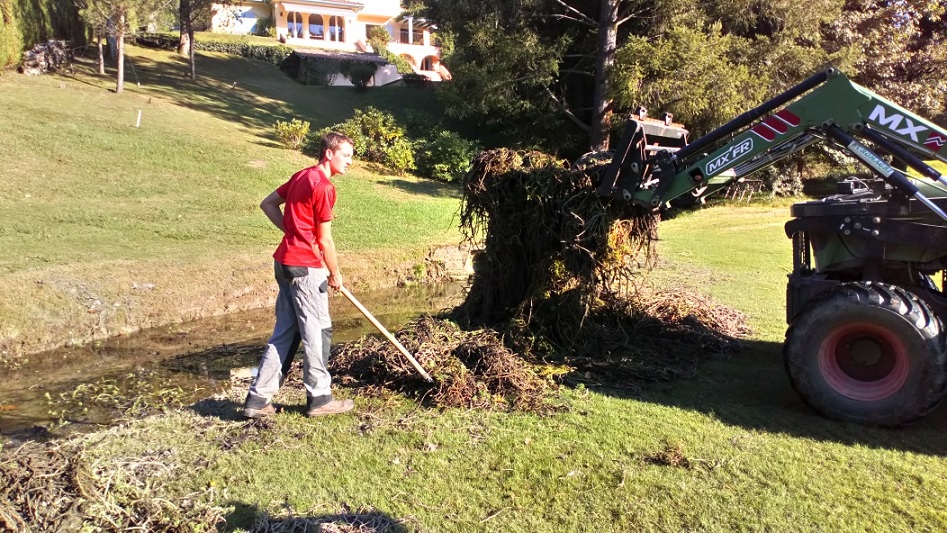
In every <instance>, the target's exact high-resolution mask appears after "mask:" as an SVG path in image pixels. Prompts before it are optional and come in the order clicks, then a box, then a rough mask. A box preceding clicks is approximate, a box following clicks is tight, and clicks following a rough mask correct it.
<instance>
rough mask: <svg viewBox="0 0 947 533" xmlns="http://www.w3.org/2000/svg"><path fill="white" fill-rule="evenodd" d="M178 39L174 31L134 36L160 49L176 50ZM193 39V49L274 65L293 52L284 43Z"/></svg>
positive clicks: (145, 43) (146, 44)
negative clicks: (257, 60) (270, 43)
mask: <svg viewBox="0 0 947 533" xmlns="http://www.w3.org/2000/svg"><path fill="white" fill-rule="evenodd" d="M179 40H180V36H179V35H178V34H175V33H142V34H139V35H138V36H137V37H136V42H137V43H138V44H140V45H142V46H149V47H152V48H160V49H162V50H177V48H178V42H179ZM195 41H196V42H195V44H194V49H195V50H202V51H205V52H223V53H226V54H233V55H237V56H241V57H247V58H250V59H260V60H262V61H266V62H268V63H272V64H274V65H281V64H283V62H284V61H286V59H287V58H288V57H289V56H290V55H292V53H293V49H292V48H291V47H289V46H286V45H284V44H272V45H269V44H251V43H241V42H226V41H214V40H209V41H208V40H203V39H201V40H197V39H195Z"/></svg>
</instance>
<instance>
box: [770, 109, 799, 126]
mask: <svg viewBox="0 0 947 533" xmlns="http://www.w3.org/2000/svg"><path fill="white" fill-rule="evenodd" d="M776 116H777V117H779V119H780V120H782V121H783V122H785V123H786V124H789V125H790V126H798V125H799V124H801V123H802V119H801V118H799V117H798V116H797V115H796V114H795V113H793V112H792V111H790V110H788V109H783V110H781V111H780V112H779V113H776Z"/></svg>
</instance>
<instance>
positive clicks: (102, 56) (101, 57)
mask: <svg viewBox="0 0 947 533" xmlns="http://www.w3.org/2000/svg"><path fill="white" fill-rule="evenodd" d="M96 40H97V42H98V45H99V74H102V75H104V74H105V48H104V47H103V45H102V41H103V40H104V39H102V36H101V35H98V36H97V37H96Z"/></svg>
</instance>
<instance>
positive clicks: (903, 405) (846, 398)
mask: <svg viewBox="0 0 947 533" xmlns="http://www.w3.org/2000/svg"><path fill="white" fill-rule="evenodd" d="M783 354H784V356H785V363H786V372H787V373H788V374H789V379H790V381H791V382H792V385H793V387H794V388H795V389H796V391H797V392H798V393H799V395H800V396H802V398H803V399H804V400H805V401H806V403H808V404H809V405H810V406H811V407H812V408H814V409H815V410H816V411H818V412H820V413H822V414H823V415H825V416H827V417H829V418H833V419H836V420H844V421H850V422H858V423H862V424H871V425H880V426H903V425H907V424H911V423H913V422H916V421H917V420H918V419H920V418H921V417H923V416H924V415H926V414H928V413H930V412H931V411H932V410H933V409H934V408H935V407H937V405H938V404H939V403H940V401H941V399H943V397H944V394H945V388H947V348H945V335H944V332H943V326H942V324H941V321H940V320H939V319H938V317H937V316H936V315H935V314H934V312H933V311H931V308H930V307H929V306H928V305H927V304H926V303H925V302H924V301H923V300H921V299H920V298H918V297H917V296H915V295H914V294H912V293H910V292H908V291H907V290H905V289H903V288H901V287H898V286H896V285H888V284H883V283H872V282H858V283H845V284H842V285H839V286H838V287H835V288H833V289H830V290H828V291H826V292H825V293H824V294H823V295H821V296H820V297H818V298H817V299H816V300H814V301H812V302H811V303H810V304H809V305H807V306H806V307H805V309H803V311H802V312H800V313H799V314H798V315H796V318H795V319H794V320H793V322H792V324H791V325H790V326H789V330H788V331H787V332H786V344H785V345H784V346H783Z"/></svg>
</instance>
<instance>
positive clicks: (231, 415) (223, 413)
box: [190, 398, 246, 422]
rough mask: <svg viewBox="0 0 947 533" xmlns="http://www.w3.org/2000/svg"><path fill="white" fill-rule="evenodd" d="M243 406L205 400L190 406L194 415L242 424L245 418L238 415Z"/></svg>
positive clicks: (230, 401)
mask: <svg viewBox="0 0 947 533" xmlns="http://www.w3.org/2000/svg"><path fill="white" fill-rule="evenodd" d="M242 407H243V406H242V405H240V404H239V403H237V402H235V401H233V400H220V399H216V398H205V399H203V400H200V401H198V402H196V403H194V404H192V405H191V406H190V409H191V410H192V411H194V412H195V413H197V414H199V415H201V416H204V417H208V418H219V419H220V420H224V421H227V422H242V421H245V420H246V418H245V417H244V416H243V415H242V414H241V413H240V409H241V408H242Z"/></svg>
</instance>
